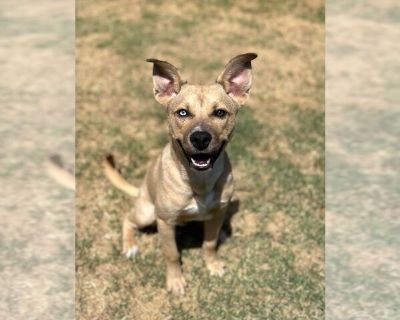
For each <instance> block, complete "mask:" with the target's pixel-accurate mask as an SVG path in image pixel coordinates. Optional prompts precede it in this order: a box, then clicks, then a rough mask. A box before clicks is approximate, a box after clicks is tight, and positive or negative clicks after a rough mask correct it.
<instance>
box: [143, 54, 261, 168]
mask: <svg viewBox="0 0 400 320" xmlns="http://www.w3.org/2000/svg"><path fill="white" fill-rule="evenodd" d="M256 57H257V55H255V54H252V53H248V54H244V55H240V56H237V57H235V58H233V59H232V60H231V61H230V62H229V63H228V64H227V65H226V67H225V69H224V71H223V72H222V73H221V74H220V75H219V77H218V78H217V81H216V84H213V85H208V86H198V85H188V84H186V83H185V82H183V81H182V80H181V77H180V75H179V73H178V70H177V69H176V68H175V67H174V66H173V65H171V64H169V63H168V62H164V61H159V60H154V59H149V60H148V61H149V62H153V63H154V67H153V82H154V94H155V97H156V99H157V101H159V102H160V103H161V104H162V105H163V106H164V107H165V108H166V109H167V112H168V124H169V134H170V136H171V139H172V142H173V143H175V144H177V145H178V147H179V149H180V150H181V152H182V154H183V156H184V157H185V158H186V160H187V161H188V164H189V166H190V167H192V168H194V169H195V170H207V169H211V168H212V167H213V165H214V162H215V161H216V160H217V159H218V157H219V155H220V154H221V152H222V150H223V149H224V147H225V146H226V144H227V142H228V141H229V139H230V137H231V135H232V132H233V129H234V126H235V118H236V114H237V112H238V110H239V107H240V105H242V104H243V103H244V102H245V100H246V99H247V97H248V93H249V90H250V87H251V60H253V59H255V58H256Z"/></svg>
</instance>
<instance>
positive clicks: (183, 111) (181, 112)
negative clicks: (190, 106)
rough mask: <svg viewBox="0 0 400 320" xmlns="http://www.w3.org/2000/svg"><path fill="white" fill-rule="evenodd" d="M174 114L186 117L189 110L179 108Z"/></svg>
mask: <svg viewBox="0 0 400 320" xmlns="http://www.w3.org/2000/svg"><path fill="white" fill-rule="evenodd" d="M176 114H177V115H178V117H181V118H184V117H187V116H188V115H189V111H187V110H186V109H179V110H178V111H177V112H176Z"/></svg>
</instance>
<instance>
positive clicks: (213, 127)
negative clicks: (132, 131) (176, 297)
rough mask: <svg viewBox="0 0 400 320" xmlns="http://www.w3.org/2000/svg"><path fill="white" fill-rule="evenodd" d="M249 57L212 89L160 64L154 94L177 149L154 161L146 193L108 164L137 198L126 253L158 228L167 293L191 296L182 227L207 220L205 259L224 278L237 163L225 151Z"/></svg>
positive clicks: (127, 225)
mask: <svg viewBox="0 0 400 320" xmlns="http://www.w3.org/2000/svg"><path fill="white" fill-rule="evenodd" d="M256 57H257V55H256V54H254V53H246V54H242V55H239V56H237V57H235V58H233V59H232V60H231V61H230V62H229V63H228V64H227V65H226V67H225V69H224V71H223V72H222V73H221V74H220V75H219V77H218V78H217V81H216V83H215V84H213V85H207V86H199V85H189V84H186V82H184V81H182V80H181V77H180V75H179V73H178V70H177V69H176V68H175V67H174V66H173V65H171V64H169V63H168V62H165V61H159V60H156V59H148V60H147V61H148V62H152V63H153V82H154V95H155V98H156V99H157V101H158V102H159V103H160V104H161V105H163V106H164V108H165V110H166V112H167V114H168V124H169V137H170V142H169V143H168V144H167V145H166V146H165V148H164V150H163V151H162V152H161V154H160V155H159V156H158V157H157V158H156V159H155V160H154V161H153V162H152V164H151V165H150V168H149V170H148V172H147V175H146V177H145V180H144V182H143V184H142V186H141V188H140V189H139V190H137V189H136V188H135V187H133V186H132V185H130V184H129V183H128V182H127V181H125V179H124V178H123V177H122V176H121V175H120V174H119V173H118V171H117V170H116V169H115V167H114V164H113V162H112V158H108V160H107V161H106V162H105V170H106V174H107V176H108V177H109V179H110V180H111V182H112V183H113V184H114V185H115V186H116V187H118V188H120V189H122V190H124V191H125V192H127V193H128V194H130V195H132V196H136V195H138V199H137V201H136V205H135V208H134V210H132V211H131V212H130V213H129V214H128V215H127V216H126V218H125V220H124V223H123V252H124V253H125V255H126V256H127V257H130V256H132V255H134V254H135V253H136V252H137V251H138V246H137V243H136V240H135V230H137V229H138V228H143V227H146V226H149V225H152V224H155V223H157V228H158V232H159V235H160V237H161V244H162V248H163V251H164V255H165V259H166V264H167V276H166V280H167V281H166V282H167V289H168V290H169V291H172V292H173V293H176V294H183V293H184V286H185V280H184V277H183V275H182V270H181V265H180V257H179V252H178V249H177V244H176V240H175V226H176V225H178V224H182V223H185V222H187V221H193V220H198V221H204V242H203V247H202V250H203V257H204V260H205V263H206V266H207V268H208V270H209V271H210V273H211V274H212V275H218V276H222V275H223V273H224V264H223V263H222V262H221V261H220V260H219V259H218V257H217V242H218V234H219V232H220V229H221V226H222V223H223V221H224V215H225V211H226V208H227V207H228V205H229V202H230V200H231V197H232V193H233V177H232V171H231V164H230V162H229V159H228V156H227V154H226V152H225V147H226V144H227V143H228V141H229V140H230V138H231V136H232V132H233V129H234V125H235V117H236V114H237V112H238V110H239V107H240V105H242V104H243V103H244V102H245V100H246V99H247V97H248V94H249V90H250V87H251V78H252V76H251V61H252V60H253V59H255V58H256Z"/></svg>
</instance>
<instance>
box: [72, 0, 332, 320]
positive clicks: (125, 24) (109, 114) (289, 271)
mask: <svg viewBox="0 0 400 320" xmlns="http://www.w3.org/2000/svg"><path fill="white" fill-rule="evenodd" d="M237 3H238V2H237ZM76 14H77V18H76V34H77V40H76V174H77V194H76V206H77V210H76V316H77V318H78V319H173V320H179V319H240V320H242V319H322V318H323V314H324V185H325V182H324V36H325V33H324V3H323V1H319V0H315V1H313V0H309V1H303V2H302V3H300V2H299V1H294V0H293V1H292V0H288V1H246V2H240V4H235V5H234V2H233V1H229V0H226V1H190V2H189V1H170V2H162V1H148V2H146V4H144V2H139V1H137V2H136V1H127V0H119V1H107V0H101V1H93V0H90V1H89V0H80V1H77V12H76ZM244 52H256V53H257V54H258V58H257V60H255V61H254V63H253V71H254V80H253V89H252V91H251V95H250V99H249V100H248V103H247V105H246V106H245V107H243V108H242V109H241V110H240V112H239V115H238V123H237V127H236V130H235V135H234V137H233V140H232V141H231V143H230V145H229V146H228V153H229V155H230V157H231V159H232V162H233V167H234V176H235V180H236V193H235V197H236V198H237V199H238V201H237V202H238V204H239V206H238V208H235V209H236V210H232V217H231V220H230V221H229V223H227V224H226V226H225V229H226V230H227V231H230V232H229V235H230V236H229V237H228V238H227V240H226V241H225V242H224V243H223V244H222V245H221V247H220V255H221V256H222V257H223V259H224V260H225V262H226V265H227V267H228V270H227V273H226V274H225V275H224V277H223V278H214V277H210V276H209V275H208V273H207V270H206V268H205V267H204V265H203V261H202V259H201V255H200V250H199V247H198V243H199V236H198V235H199V232H198V228H199V227H201V226H199V225H194V226H193V225H190V226H188V227H187V228H183V229H182V230H180V236H179V238H180V243H181V245H182V247H183V250H182V257H183V258H182V260H183V269H184V274H185V277H186V281H187V283H188V285H187V288H186V294H185V296H184V297H182V298H177V297H175V296H172V295H170V294H168V293H167V292H166V290H165V273H164V271H165V267H164V261H163V257H162V253H161V250H160V248H159V242H158V237H157V234H156V233H154V232H145V233H141V234H140V236H139V244H140V248H141V252H140V254H139V255H138V256H137V257H135V259H134V260H126V259H124V258H123V256H122V255H121V224H122V218H123V216H124V214H125V213H126V212H127V211H128V210H130V208H131V207H132V205H133V203H134V199H132V198H129V197H128V196H126V195H125V194H123V193H122V192H120V191H118V190H116V189H114V188H113V187H112V186H111V184H110V183H109V182H108V181H107V179H106V178H105V177H104V174H103V172H102V167H101V161H102V158H103V156H104V155H105V154H106V153H109V152H111V153H113V154H114V156H115V158H116V160H117V163H118V165H119V167H120V168H121V171H122V173H123V174H124V176H125V177H127V178H128V179H129V181H131V182H132V183H133V184H135V185H138V184H139V183H140V182H141V180H142V179H143V176H144V174H145V170H146V167H147V165H148V161H149V159H151V158H152V157H154V156H155V155H156V154H157V153H158V152H159V151H160V150H161V149H162V147H163V146H164V144H165V143H166V141H167V135H166V132H167V125H166V122H165V115H164V111H163V109H162V107H160V106H159V105H158V104H157V102H156V101H155V100H154V98H153V94H152V79H151V71H152V67H151V65H150V64H148V63H146V62H145V59H146V58H150V57H155V58H160V59H163V60H167V61H170V62H171V63H173V64H175V65H176V66H178V68H179V69H180V71H181V74H182V75H183V77H184V79H186V80H188V81H189V82H190V83H199V84H202V83H204V84H206V83H209V84H211V83H213V82H214V80H215V79H216V77H217V75H218V74H219V72H220V71H221V70H222V68H223V66H224V64H225V63H226V62H227V61H228V60H229V59H230V58H231V57H233V56H235V55H236V54H240V53H244Z"/></svg>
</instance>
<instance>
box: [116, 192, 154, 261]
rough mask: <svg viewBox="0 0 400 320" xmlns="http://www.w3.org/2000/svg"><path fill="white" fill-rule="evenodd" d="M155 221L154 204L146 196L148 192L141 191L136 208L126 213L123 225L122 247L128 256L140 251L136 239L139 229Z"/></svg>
mask: <svg viewBox="0 0 400 320" xmlns="http://www.w3.org/2000/svg"><path fill="white" fill-rule="evenodd" d="M143 191H145V190H143ZM155 223H156V217H155V213H154V205H153V203H152V202H151V200H150V199H149V198H148V197H146V192H141V195H140V196H139V198H138V199H137V201H136V205H135V208H134V209H132V211H131V212H129V213H128V214H127V215H126V217H125V219H124V222H123V226H122V248H123V253H124V255H125V256H126V257H127V258H130V257H132V256H134V255H135V254H136V253H137V252H138V251H139V247H138V245H137V241H136V232H137V230H138V229H142V228H145V227H148V226H151V225H153V224H155Z"/></svg>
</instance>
